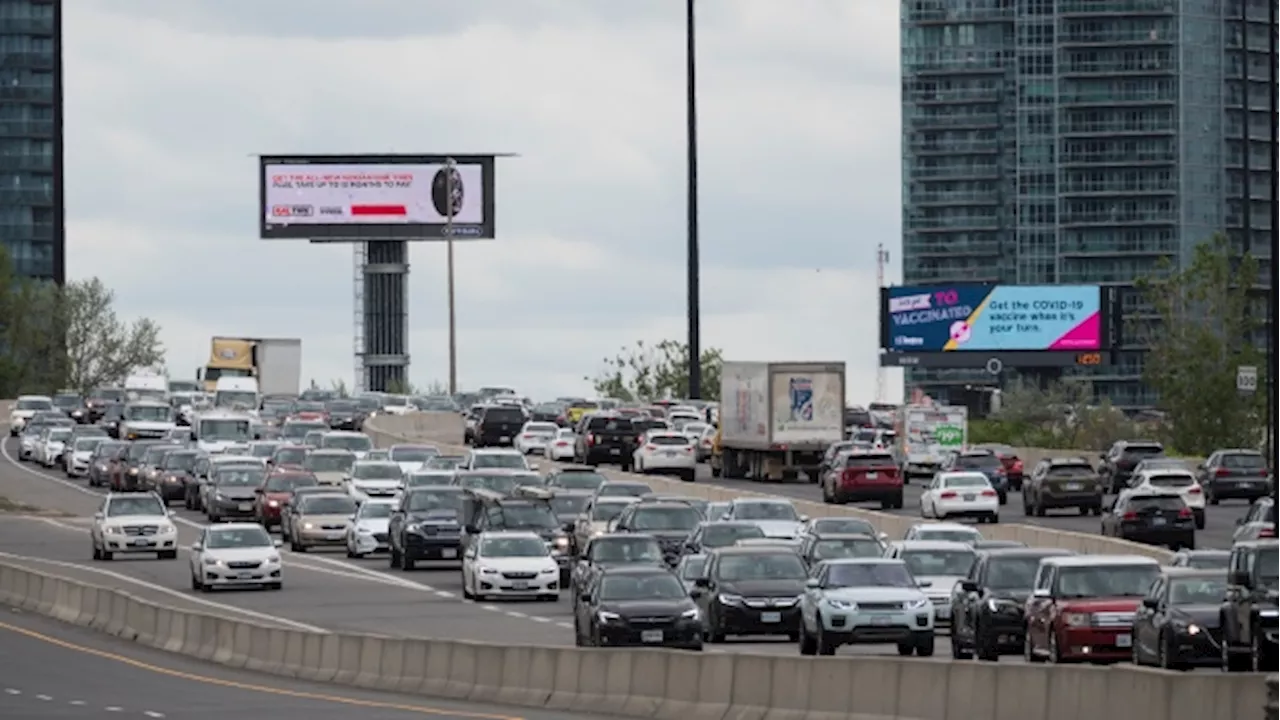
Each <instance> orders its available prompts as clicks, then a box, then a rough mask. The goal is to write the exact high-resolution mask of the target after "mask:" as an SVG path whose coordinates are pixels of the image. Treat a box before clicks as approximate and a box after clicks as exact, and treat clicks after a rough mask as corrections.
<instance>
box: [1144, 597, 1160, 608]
mask: <svg viewBox="0 0 1280 720" xmlns="http://www.w3.org/2000/svg"><path fill="white" fill-rule="evenodd" d="M1142 607H1144V608H1146V609H1148V610H1156V609H1158V608H1159V607H1160V601H1159V600H1157V599H1155V598H1149V597H1148V598H1142Z"/></svg>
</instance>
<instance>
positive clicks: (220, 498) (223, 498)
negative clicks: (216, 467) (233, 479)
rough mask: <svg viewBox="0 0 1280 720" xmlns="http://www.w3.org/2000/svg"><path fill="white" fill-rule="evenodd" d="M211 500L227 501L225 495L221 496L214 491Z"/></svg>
mask: <svg viewBox="0 0 1280 720" xmlns="http://www.w3.org/2000/svg"><path fill="white" fill-rule="evenodd" d="M213 499H214V500H218V501H222V500H226V499H227V497H226V496H225V495H223V494H222V493H220V492H218V491H217V490H214V491H213Z"/></svg>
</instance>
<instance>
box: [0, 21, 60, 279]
mask: <svg viewBox="0 0 1280 720" xmlns="http://www.w3.org/2000/svg"><path fill="white" fill-rule="evenodd" d="M61 5H62V3H61V0H0V244H3V245H4V247H5V249H7V250H8V252H9V255H10V257H11V258H12V259H13V263H14V266H15V268H16V269H17V271H18V273H19V274H21V275H26V276H28V277H35V278H41V279H47V280H53V281H55V282H58V283H62V282H63V281H65V279H66V259H65V233H64V228H63V226H64V222H63V220H64V214H63V209H62V199H63V194H62V58H61V55H62V12H61V10H62V8H61Z"/></svg>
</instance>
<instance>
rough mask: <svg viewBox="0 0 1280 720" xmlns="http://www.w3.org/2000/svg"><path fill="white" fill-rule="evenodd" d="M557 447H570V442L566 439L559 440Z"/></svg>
mask: <svg viewBox="0 0 1280 720" xmlns="http://www.w3.org/2000/svg"><path fill="white" fill-rule="evenodd" d="M556 447H569V443H567V442H565V441H564V440H557V441H556Z"/></svg>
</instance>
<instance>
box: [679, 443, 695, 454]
mask: <svg viewBox="0 0 1280 720" xmlns="http://www.w3.org/2000/svg"><path fill="white" fill-rule="evenodd" d="M680 449H681V450H684V451H685V452H687V453H688V452H693V446H692V445H685V446H684V447H682V448H680Z"/></svg>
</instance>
